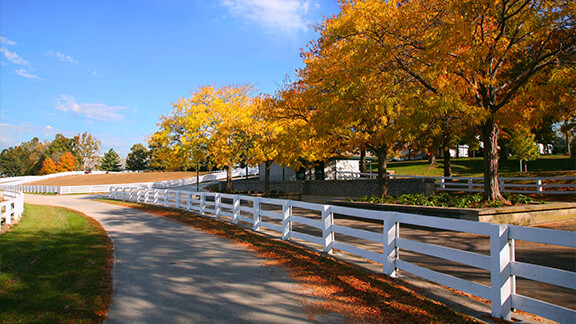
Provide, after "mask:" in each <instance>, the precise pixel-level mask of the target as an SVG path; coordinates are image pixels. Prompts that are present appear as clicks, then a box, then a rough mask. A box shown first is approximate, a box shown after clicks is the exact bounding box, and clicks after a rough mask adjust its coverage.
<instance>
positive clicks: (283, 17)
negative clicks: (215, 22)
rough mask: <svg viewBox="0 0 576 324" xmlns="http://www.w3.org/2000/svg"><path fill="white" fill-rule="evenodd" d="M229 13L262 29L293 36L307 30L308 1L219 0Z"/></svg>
mask: <svg viewBox="0 0 576 324" xmlns="http://www.w3.org/2000/svg"><path fill="white" fill-rule="evenodd" d="M220 3H221V4H222V5H223V6H224V7H226V8H228V10H229V11H230V13H231V14H232V15H233V16H235V17H239V18H242V19H246V20H247V21H249V22H251V23H256V24H258V25H261V26H262V27H265V28H268V29H271V30H272V31H279V32H282V33H289V34H293V33H295V32H298V31H305V30H306V29H307V22H306V15H307V13H308V9H309V7H310V0H220Z"/></svg>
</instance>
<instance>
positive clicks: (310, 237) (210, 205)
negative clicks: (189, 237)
mask: <svg viewBox="0 0 576 324" xmlns="http://www.w3.org/2000/svg"><path fill="white" fill-rule="evenodd" d="M109 197H110V198H112V199H119V200H126V201H136V202H142V203H148V204H154V205H160V206H165V207H174V208H179V209H185V210H190V211H196V212H198V213H200V214H201V215H205V216H209V215H211V216H213V217H215V218H217V219H226V220H229V221H231V222H232V223H234V224H238V223H239V222H244V223H247V224H248V225H249V226H250V227H251V228H252V229H253V230H255V231H258V230H260V229H261V228H266V229H270V230H273V231H276V232H278V233H279V235H280V236H281V237H282V239H284V240H290V239H300V240H305V241H307V242H310V243H314V244H318V245H320V246H322V249H323V250H324V251H325V252H327V253H331V252H332V251H333V250H334V249H338V250H341V251H345V252H348V253H351V254H354V255H357V256H360V257H362V258H366V259H369V260H372V261H374V262H377V263H380V264H382V266H383V271H384V273H385V274H387V275H389V276H396V274H397V272H398V271H399V270H402V271H406V272H409V273H412V274H415V275H417V276H420V277H423V278H425V279H428V280H431V281H434V282H437V283H439V284H442V285H445V286H448V287H451V288H454V289H458V290H461V291H464V292H466V293H469V294H472V295H474V296H478V297H481V298H485V299H488V300H490V301H491V305H492V306H491V307H492V315H493V316H495V317H499V318H503V319H508V320H509V319H510V318H511V311H512V309H519V310H523V311H526V312H529V313H532V314H536V315H539V316H542V317H545V318H549V319H552V320H555V321H559V322H562V323H574V322H576V311H575V310H573V309H569V308H565V307H562V306H558V305H554V304H550V303H548V302H545V301H541V300H536V299H533V298H531V297H528V296H523V295H519V294H517V293H516V291H515V286H516V285H515V283H516V277H522V278H527V279H530V280H535V281H540V282H543V283H546V284H553V285H558V286H561V287H566V288H568V289H572V290H574V289H576V273H574V272H571V271H565V270H560V269H555V268H550V267H544V266H539V265H533V264H527V263H523V262H518V261H516V259H515V247H514V241H515V240H522V241H529V242H538V243H543V244H550V245H558V246H564V247H569V248H576V233H574V232H567V231H556V230H548V229H538V228H528V227H520V226H512V225H504V224H489V223H478V222H472V221H465V220H456V219H447V218H438V217H428V216H421V215H412V214H404V213H397V212H386V211H371V210H364V209H353V208H346V207H339V206H331V205H322V204H313V203H307V202H300V201H292V200H280V199H269V198H257V197H251V196H241V195H230V194H220V193H206V192H191V191H175V190H167V189H165V190H157V189H151V188H128V187H117V188H112V189H111V190H110V193H109ZM303 211H305V212H304V213H303ZM310 215H315V216H310ZM334 215H343V216H348V217H354V218H355V219H360V220H365V221H370V220H372V221H374V220H377V221H380V222H381V224H383V226H382V228H381V230H379V231H378V232H375V231H369V230H365V229H358V228H351V227H345V226H339V225H336V224H335V223H334V219H335V217H334ZM401 224H408V225H417V226H421V227H422V226H424V227H428V228H432V229H441V230H449V231H457V232H464V233H473V234H478V235H485V236H487V237H488V238H489V241H490V252H489V255H485V254H479V253H473V252H470V251H465V250H459V249H454V248H448V247H444V246H439V245H433V244H427V243H423V242H419V241H415V240H409V239H407V238H404V237H401V235H400V225H401ZM303 225H304V226H305V227H307V228H308V229H310V230H307V231H306V233H305V232H304V231H302V230H297V228H302V226H303ZM341 236H347V237H349V238H350V237H351V238H354V240H359V241H361V240H363V241H370V242H376V243H378V244H379V246H380V247H381V248H380V250H379V251H374V249H368V248H365V246H364V245H362V244H356V245H355V244H353V243H351V241H350V240H347V241H346V242H344V241H343V240H340V239H337V238H338V237H341ZM400 250H408V251H413V252H416V253H420V254H424V255H429V256H433V257H436V258H441V259H446V260H451V261H454V262H458V263H460V264H463V265H466V266H470V267H475V268H480V269H485V270H487V271H489V272H490V278H491V284H490V286H486V285H482V284H479V283H476V282H472V281H469V280H465V279H462V278H457V277H454V276H452V275H449V274H446V273H442V272H438V271H434V270H431V269H428V268H425V267H423V266H420V265H418V264H415V263H411V262H408V261H407V260H406V259H403V258H402V257H401V254H400V253H399V252H400Z"/></svg>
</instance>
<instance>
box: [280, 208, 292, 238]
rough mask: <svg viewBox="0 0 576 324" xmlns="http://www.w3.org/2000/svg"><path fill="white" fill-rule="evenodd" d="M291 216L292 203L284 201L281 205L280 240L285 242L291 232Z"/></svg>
mask: <svg viewBox="0 0 576 324" xmlns="http://www.w3.org/2000/svg"><path fill="white" fill-rule="evenodd" d="M291 214H292V201H291V200H285V201H284V202H283V203H282V240H284V241H287V240H289V239H290V232H291V231H292V221H291V220H290V215H291Z"/></svg>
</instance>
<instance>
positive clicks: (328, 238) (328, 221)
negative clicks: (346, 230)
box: [322, 205, 334, 254]
mask: <svg viewBox="0 0 576 324" xmlns="http://www.w3.org/2000/svg"><path fill="white" fill-rule="evenodd" d="M332 225H334V213H332V208H331V207H330V205H323V206H322V241H323V242H324V244H323V245H324V252H326V253H329V254H332V252H333V250H334V249H333V247H332V246H333V243H334V231H332Z"/></svg>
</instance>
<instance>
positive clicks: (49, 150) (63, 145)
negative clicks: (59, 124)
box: [44, 134, 75, 161]
mask: <svg viewBox="0 0 576 324" xmlns="http://www.w3.org/2000/svg"><path fill="white" fill-rule="evenodd" d="M66 152H72V153H74V152H75V144H74V139H73V138H68V137H66V136H64V135H62V134H56V136H55V137H54V140H52V141H51V142H48V145H47V147H46V151H45V154H44V155H45V156H46V157H49V158H51V159H52V161H58V160H60V157H61V156H62V154H64V153H66Z"/></svg>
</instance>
